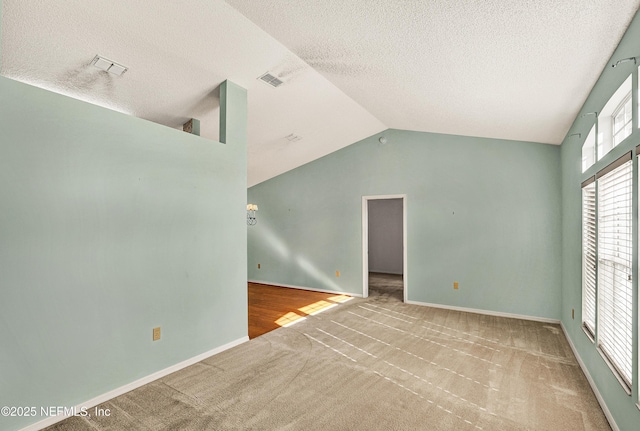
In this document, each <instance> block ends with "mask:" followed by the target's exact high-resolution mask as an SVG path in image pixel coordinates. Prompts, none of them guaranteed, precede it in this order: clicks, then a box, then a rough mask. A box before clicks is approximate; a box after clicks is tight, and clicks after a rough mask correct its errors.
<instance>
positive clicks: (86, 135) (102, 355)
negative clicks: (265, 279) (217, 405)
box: [0, 77, 247, 430]
mask: <svg viewBox="0 0 640 431" xmlns="http://www.w3.org/2000/svg"><path fill="white" fill-rule="evenodd" d="M0 94H2V101H1V102H0V131H1V132H0V207H1V208H2V209H1V211H0V220H1V222H0V274H1V275H0V283H1V284H2V287H1V288H0V346H1V348H0V405H1V406H37V409H38V415H37V416H36V417H0V429H3V430H17V429H21V428H23V427H24V426H26V425H28V424H30V423H32V422H38V421H40V420H42V419H45V418H44V417H41V416H39V412H40V406H66V407H71V406H74V405H77V404H79V403H82V402H85V401H87V400H90V399H92V398H94V397H96V396H98V395H102V394H104V393H106V392H108V391H111V390H113V389H115V388H118V387H121V386H123V385H125V384H128V383H131V382H133V381H135V380H137V379H140V378H142V377H145V376H148V375H150V374H152V373H154V372H156V371H159V370H162V369H164V368H167V367H169V366H172V365H174V364H177V363H179V362H181V361H184V360H187V359H190V358H192V357H194V356H196V355H199V354H202V353H204V352H208V351H210V350H212V349H215V348H217V347H219V346H223V345H225V344H227V343H230V342H233V341H238V340H241V339H243V338H244V337H246V336H247V289H246V288H247V286H246V280H247V278H246V265H247V263H246V228H247V227H246V223H245V205H246V142H232V143H228V144H227V145H223V144H220V143H218V142H214V141H209V140H205V139H203V138H200V137H198V136H194V135H190V134H187V133H183V132H181V131H177V130H173V129H170V128H167V127H164V126H160V125H158V124H155V123H151V122H148V121H145V120H141V119H138V118H134V117H130V116H127V115H124V114H120V113H117V112H114V111H110V110H107V109H103V108H100V107H97V106H94V105H90V104H87V103H84V102H80V101H77V100H74V99H70V98H67V97H64V96H61V95H58V94H54V93H51V92H48V91H45V90H41V89H38V88H35V87H31V86H28V85H25V84H21V83H18V82H15V81H12V80H9V79H6V78H2V77H0ZM245 119H246V114H245ZM245 125H246V123H245ZM234 127H238V125H236V126H234ZM157 326H160V327H161V334H162V338H161V339H160V340H159V341H156V342H153V341H152V328H154V327H157Z"/></svg>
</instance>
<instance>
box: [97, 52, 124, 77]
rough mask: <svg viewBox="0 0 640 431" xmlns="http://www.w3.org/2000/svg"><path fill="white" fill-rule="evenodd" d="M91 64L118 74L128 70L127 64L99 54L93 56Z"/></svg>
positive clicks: (120, 74)
mask: <svg viewBox="0 0 640 431" xmlns="http://www.w3.org/2000/svg"><path fill="white" fill-rule="evenodd" d="M91 64H92V65H94V66H95V67H97V68H98V69H100V70H104V71H105V72H109V73H111V74H113V75H116V76H122V75H123V74H124V73H125V72H126V71H127V70H128V69H127V68H126V67H125V66H123V65H121V64H118V63H116V62H114V61H111V60H109V59H106V58H104V57H100V56H99V55H96V56H95V57H93V60H92V61H91Z"/></svg>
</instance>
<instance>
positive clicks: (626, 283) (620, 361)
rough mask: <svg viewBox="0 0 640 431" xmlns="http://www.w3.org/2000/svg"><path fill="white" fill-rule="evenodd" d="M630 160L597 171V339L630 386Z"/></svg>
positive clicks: (631, 352) (631, 326) (631, 353)
mask: <svg viewBox="0 0 640 431" xmlns="http://www.w3.org/2000/svg"><path fill="white" fill-rule="evenodd" d="M632 176H633V168H632V162H631V161H630V160H627V161H626V162H624V163H622V164H621V165H619V166H618V167H616V168H615V169H613V170H611V171H609V172H607V173H604V174H602V175H600V174H599V175H598V182H597V187H598V343H599V346H600V349H601V350H602V352H603V353H604V354H605V355H606V356H607V358H608V359H609V361H610V362H611V363H612V365H613V366H614V367H615V368H616V370H617V371H618V373H619V375H620V377H621V378H622V379H623V380H624V381H625V382H626V383H627V385H628V386H629V387H631V379H632V362H633V359H632V356H633V350H632V341H633V338H632V331H633V318H632V310H633V307H632V281H631V267H632V264H631V259H632V234H631V218H632V207H631V201H632Z"/></svg>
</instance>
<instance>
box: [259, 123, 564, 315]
mask: <svg viewBox="0 0 640 431" xmlns="http://www.w3.org/2000/svg"><path fill="white" fill-rule="evenodd" d="M383 134H384V136H386V137H387V139H388V143H387V144H386V145H382V144H380V143H379V142H378V137H379V136H380V135H376V136H372V137H370V138H367V139H365V140H363V141H360V142H358V143H355V144H353V145H351V146H349V147H346V148H344V149H342V150H340V151H337V152H335V153H332V154H330V155H328V156H326V157H323V158H321V159H319V160H316V161H314V162H311V163H309V164H307V165H304V166H302V167H300V168H297V169H295V170H293V171H290V172H287V173H285V174H283V175H280V176H278V177H276V178H273V179H271V180H269V181H266V182H264V183H261V184H258V185H256V186H254V187H252V188H250V189H249V196H248V201H249V202H250V203H255V204H258V207H259V211H258V224H257V225H256V226H253V227H250V228H249V234H248V238H249V246H248V255H249V257H248V261H249V279H250V280H259V281H266V282H273V283H279V284H285V285H294V286H302V287H310V288H315V289H324V290H335V291H344V292H350V293H354V294H361V293H362V233H361V232H362V218H361V208H362V206H361V205H362V203H361V199H362V196H364V195H385V194H406V195H407V235H408V239H407V250H408V251H407V254H408V259H407V265H408V286H409V287H408V298H409V300H412V301H420V302H428V303H437V304H445V305H450V306H460V307H470V308H477V309H483V310H492V311H499V312H507V313H517V314H523V315H529V316H536V317H544V318H552V319H559V317H560V276H561V259H560V258H561V255H560V241H561V235H560V220H561V218H560V149H559V147H557V146H551V145H543V144H537V143H525V142H512V141H501V140H495V139H481V138H469V137H462V136H452V135H438V134H430V133H418V132H410V131H400V130H387V131H386V132H384V133H383ZM258 263H260V264H261V269H257V265H258ZM336 270H339V271H341V276H340V278H337V277H336V276H335V271H336ZM454 281H458V282H459V283H460V289H459V290H457V291H454V290H453V282H454Z"/></svg>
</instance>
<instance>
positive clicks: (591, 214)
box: [582, 177, 596, 338]
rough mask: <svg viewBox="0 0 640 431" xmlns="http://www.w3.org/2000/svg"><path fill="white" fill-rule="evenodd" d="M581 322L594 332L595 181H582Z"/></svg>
mask: <svg viewBox="0 0 640 431" xmlns="http://www.w3.org/2000/svg"><path fill="white" fill-rule="evenodd" d="M582 324H583V326H584V328H585V330H587V332H588V333H589V335H591V337H592V338H595V334H596V183H595V177H592V178H590V179H589V180H587V181H585V182H584V183H582Z"/></svg>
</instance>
